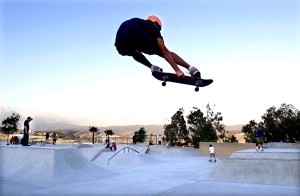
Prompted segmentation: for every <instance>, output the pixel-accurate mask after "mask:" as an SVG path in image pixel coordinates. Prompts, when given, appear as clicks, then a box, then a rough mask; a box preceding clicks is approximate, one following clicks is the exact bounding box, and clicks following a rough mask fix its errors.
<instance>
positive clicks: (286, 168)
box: [208, 149, 300, 186]
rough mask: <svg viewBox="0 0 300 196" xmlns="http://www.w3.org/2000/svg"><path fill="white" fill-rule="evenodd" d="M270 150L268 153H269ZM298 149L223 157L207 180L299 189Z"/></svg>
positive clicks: (237, 153) (299, 158) (243, 153)
mask: <svg viewBox="0 0 300 196" xmlns="http://www.w3.org/2000/svg"><path fill="white" fill-rule="evenodd" d="M268 151H269V152H268ZM299 174H300V150H298V149H285V150H282V149H266V150H265V151H264V152H255V150H252V149H251V150H245V151H240V152H236V153H233V154H232V155H231V156H230V157H229V158H222V159H220V160H219V162H218V163H217V164H216V165H215V167H214V168H213V169H212V170H211V171H210V173H209V175H208V180H215V181H224V182H240V183H255V184H273V185H288V186H300V176H299Z"/></svg>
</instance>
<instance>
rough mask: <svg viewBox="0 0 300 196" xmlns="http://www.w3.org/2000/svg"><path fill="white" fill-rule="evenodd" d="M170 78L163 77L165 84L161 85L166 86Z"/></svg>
mask: <svg viewBox="0 0 300 196" xmlns="http://www.w3.org/2000/svg"><path fill="white" fill-rule="evenodd" d="M168 79H169V77H168V76H163V80H164V81H163V82H162V83H161V85H162V86H166V84H167V81H168Z"/></svg>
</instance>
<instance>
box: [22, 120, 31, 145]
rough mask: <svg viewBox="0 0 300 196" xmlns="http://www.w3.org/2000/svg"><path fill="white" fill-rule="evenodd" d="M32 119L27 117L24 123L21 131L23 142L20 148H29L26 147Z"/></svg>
mask: <svg viewBox="0 0 300 196" xmlns="http://www.w3.org/2000/svg"><path fill="white" fill-rule="evenodd" d="M32 120H33V119H32V118H31V117H28V118H27V119H26V120H25V122H24V130H23V132H24V133H23V140H22V146H30V145H28V141H29V123H30V121H32Z"/></svg>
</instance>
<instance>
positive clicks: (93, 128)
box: [89, 127, 99, 144]
mask: <svg viewBox="0 0 300 196" xmlns="http://www.w3.org/2000/svg"><path fill="white" fill-rule="evenodd" d="M89 131H90V132H92V133H93V144H94V143H95V132H97V131H99V129H98V128H97V127H90V128H89Z"/></svg>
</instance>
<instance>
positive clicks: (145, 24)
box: [115, 16, 201, 78]
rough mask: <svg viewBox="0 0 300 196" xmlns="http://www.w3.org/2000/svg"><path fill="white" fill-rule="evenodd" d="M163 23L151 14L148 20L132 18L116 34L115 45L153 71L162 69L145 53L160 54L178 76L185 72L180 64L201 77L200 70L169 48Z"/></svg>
mask: <svg viewBox="0 0 300 196" xmlns="http://www.w3.org/2000/svg"><path fill="white" fill-rule="evenodd" d="M161 28H162V23H161V21H160V19H159V18H158V17H156V16H149V17H148V18H147V20H144V19H140V18H132V19H129V20H127V21H125V22H123V23H122V24H121V26H120V27H119V29H118V32H117V35H116V41H115V46H116V49H117V51H118V52H119V54H121V55H123V56H125V55H126V56H132V57H133V58H134V60H136V61H137V62H139V63H141V64H143V65H145V66H147V67H149V68H150V69H151V71H152V72H153V71H162V69H161V68H160V67H158V66H155V65H152V64H151V63H150V62H149V61H148V60H147V59H146V57H145V56H144V55H143V53H146V54H149V55H152V54H155V55H159V56H160V57H162V58H164V59H165V60H166V61H167V62H168V63H169V64H170V65H171V66H172V68H173V69H174V71H175V73H176V75H177V77H178V78H183V77H184V73H183V72H182V71H181V70H180V69H179V67H178V65H180V66H183V67H185V68H186V69H188V71H189V73H190V75H191V76H194V77H198V78H201V74H200V72H199V70H198V69H197V68H195V67H193V66H191V65H189V64H188V63H186V62H185V61H184V60H183V59H182V58H181V57H180V56H178V55H177V54H175V53H174V52H171V51H169V50H168V49H167V47H166V45H165V43H164V40H163V37H162V36H161V34H160V31H161Z"/></svg>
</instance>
